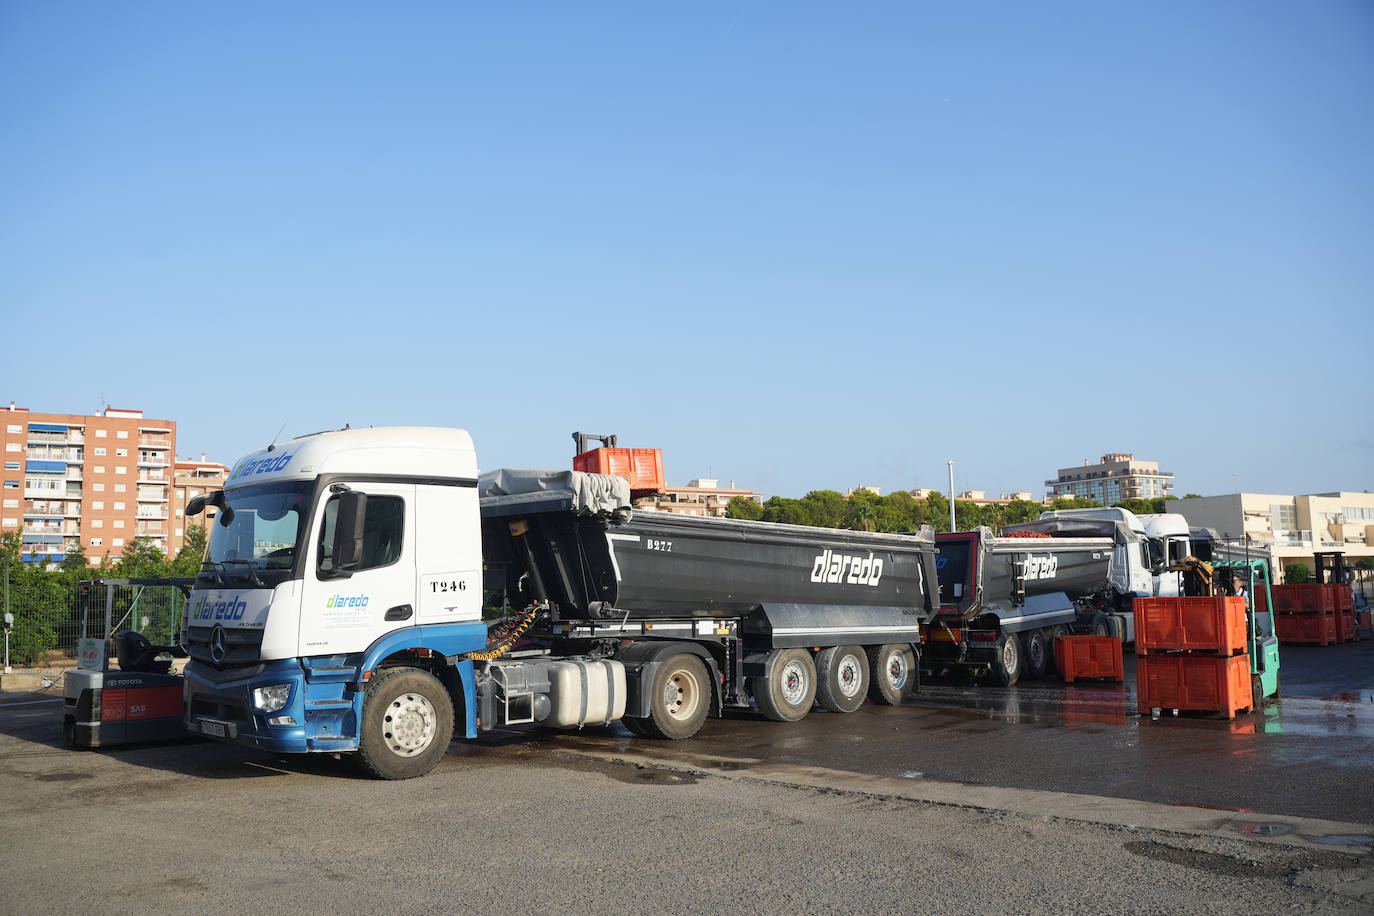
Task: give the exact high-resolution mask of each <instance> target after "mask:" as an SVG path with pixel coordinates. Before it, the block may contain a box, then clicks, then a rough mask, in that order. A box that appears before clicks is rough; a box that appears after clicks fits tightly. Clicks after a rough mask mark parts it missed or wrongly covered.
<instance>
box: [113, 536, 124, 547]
mask: <svg viewBox="0 0 1374 916" xmlns="http://www.w3.org/2000/svg"><path fill="white" fill-rule="evenodd" d="M110 546H111V547H123V546H124V539H123V538H115V539H114V540H113V541H111V542H110Z"/></svg>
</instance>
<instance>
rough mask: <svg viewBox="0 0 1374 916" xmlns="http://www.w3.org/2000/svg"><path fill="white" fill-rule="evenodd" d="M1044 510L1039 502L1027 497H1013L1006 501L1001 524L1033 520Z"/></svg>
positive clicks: (1014, 523)
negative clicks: (1013, 498)
mask: <svg viewBox="0 0 1374 916" xmlns="http://www.w3.org/2000/svg"><path fill="white" fill-rule="evenodd" d="M1044 511H1045V507H1044V506H1042V505H1041V504H1040V503H1033V502H1031V501H1030V500H1028V499H1015V500H1012V501H1011V502H1009V503H1007V506H1006V509H1005V511H1004V512H1003V513H1002V524H1004V525H1017V524H1020V523H1021V522H1033V521H1035V520H1036V519H1037V518H1039V517H1040V513H1041V512H1044Z"/></svg>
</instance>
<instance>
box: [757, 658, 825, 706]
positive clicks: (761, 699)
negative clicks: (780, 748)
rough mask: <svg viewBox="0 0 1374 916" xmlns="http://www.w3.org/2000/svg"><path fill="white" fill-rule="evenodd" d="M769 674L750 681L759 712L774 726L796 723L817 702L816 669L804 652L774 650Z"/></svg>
mask: <svg viewBox="0 0 1374 916" xmlns="http://www.w3.org/2000/svg"><path fill="white" fill-rule="evenodd" d="M767 670H768V673H767V674H766V675H764V676H763V677H756V678H750V686H751V687H752V688H753V693H754V699H755V700H756V701H757V702H758V704H759V712H761V713H763V715H764V716H765V717H766V718H769V719H772V720H773V721H774V722H796V721H797V720H798V719H801V718H802V717H804V716H805V715H806V714H807V713H808V712H810V711H811V704H812V703H813V702H815V699H816V665H815V663H814V662H813V661H812V660H811V653H810V652H807V651H806V650H805V649H774V650H773V651H772V652H770V653H769V654H768V667H767Z"/></svg>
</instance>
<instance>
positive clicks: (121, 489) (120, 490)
mask: <svg viewBox="0 0 1374 916" xmlns="http://www.w3.org/2000/svg"><path fill="white" fill-rule="evenodd" d="M127 489H128V487H127V486H125V485H124V484H122V483H117V484H115V492H116V493H123V492H124V491H125V490H127Z"/></svg>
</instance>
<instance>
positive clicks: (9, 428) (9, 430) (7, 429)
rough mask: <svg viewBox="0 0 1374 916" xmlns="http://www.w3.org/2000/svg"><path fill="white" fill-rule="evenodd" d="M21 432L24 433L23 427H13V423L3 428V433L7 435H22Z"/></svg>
mask: <svg viewBox="0 0 1374 916" xmlns="http://www.w3.org/2000/svg"><path fill="white" fill-rule="evenodd" d="M23 431H24V427H22V426H15V425H14V424H13V423H11V424H10V425H9V426H6V427H5V432H7V433H22V432H23Z"/></svg>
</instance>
